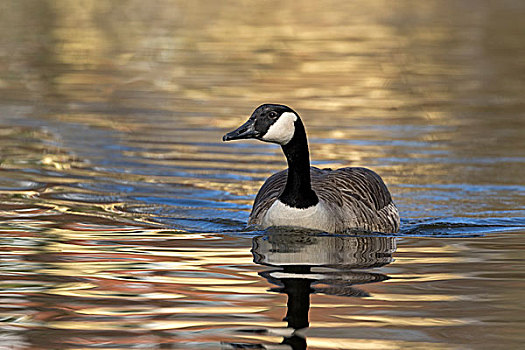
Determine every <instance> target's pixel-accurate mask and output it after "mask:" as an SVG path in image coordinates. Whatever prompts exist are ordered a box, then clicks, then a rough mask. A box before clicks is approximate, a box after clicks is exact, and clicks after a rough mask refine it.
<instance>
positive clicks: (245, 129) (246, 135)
mask: <svg viewBox="0 0 525 350" xmlns="http://www.w3.org/2000/svg"><path fill="white" fill-rule="evenodd" d="M258 134H259V133H258V132H257V131H256V130H255V120H253V119H248V121H247V122H246V123H244V124H243V125H241V126H239V127H238V128H237V129H236V130H233V131H230V132H229V133H227V134H226V135H224V136H223V137H222V140H223V141H232V140H242V139H253V138H255V137H257V136H258Z"/></svg>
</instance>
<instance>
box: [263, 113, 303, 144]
mask: <svg viewBox="0 0 525 350" xmlns="http://www.w3.org/2000/svg"><path fill="white" fill-rule="evenodd" d="M296 120H297V115H295V113H292V112H286V113H283V114H281V116H280V117H279V119H277V121H276V122H275V123H273V124H272V126H270V128H269V129H268V131H267V132H266V134H264V136H263V137H262V139H263V140H264V141H268V142H275V143H278V144H280V145H286V144H287V143H288V142H290V140H291V139H292V137H293V134H294V133H295V125H294V123H295V121H296Z"/></svg>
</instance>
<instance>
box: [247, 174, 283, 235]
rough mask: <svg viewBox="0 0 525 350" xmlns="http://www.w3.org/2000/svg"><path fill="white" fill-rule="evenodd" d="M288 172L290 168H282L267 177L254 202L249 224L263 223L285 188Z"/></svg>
mask: <svg viewBox="0 0 525 350" xmlns="http://www.w3.org/2000/svg"><path fill="white" fill-rule="evenodd" d="M287 174H288V170H282V171H279V172H278V173H275V174H273V175H272V176H270V177H269V178H268V179H266V181H265V182H264V184H263V185H262V187H261V188H260V189H259V192H257V196H256V197H255V201H254V202H253V207H252V212H251V213H250V219H249V220H248V224H249V225H258V224H260V223H261V220H262V218H263V216H264V214H266V211H267V210H268V209H270V207H271V206H272V204H273V202H275V200H276V199H277V197H279V195H280V194H281V192H282V191H283V190H284V186H285V185H286V177H287Z"/></svg>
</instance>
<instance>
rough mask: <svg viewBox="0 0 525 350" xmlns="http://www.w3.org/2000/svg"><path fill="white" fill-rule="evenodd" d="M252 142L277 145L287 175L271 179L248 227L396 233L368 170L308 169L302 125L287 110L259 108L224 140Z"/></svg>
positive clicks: (388, 202) (386, 200)
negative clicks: (253, 139)
mask: <svg viewBox="0 0 525 350" xmlns="http://www.w3.org/2000/svg"><path fill="white" fill-rule="evenodd" d="M247 138H256V139H259V140H261V141H266V142H272V143H277V144H280V145H281V147H282V149H283V152H284V154H285V156H286V159H287V162H288V169H286V170H283V171H280V172H278V173H276V174H273V175H272V176H270V177H269V178H268V179H267V180H266V182H265V183H264V184H263V186H262V187H261V189H260V190H259V192H258V193H257V196H256V198H255V202H254V204H253V208H252V211H251V214H250V218H249V221H248V224H250V225H254V226H258V227H260V228H263V229H264V228H268V227H272V226H291V227H300V228H306V229H313V230H320V231H325V232H331V233H345V232H349V231H352V230H365V231H376V232H384V233H394V232H397V231H398V230H399V213H398V210H397V208H396V206H395V204H394V202H393V201H392V197H391V195H390V192H389V191H388V188H387V187H386V185H385V183H384V182H383V180H382V179H381V177H380V176H379V175H377V174H376V173H375V172H373V171H372V170H370V169H366V168H357V167H348V168H340V169H337V170H332V169H318V168H316V167H311V166H310V157H309V152H308V143H307V139H306V132H305V129H304V125H303V123H302V121H301V119H300V118H299V115H298V114H297V113H295V112H294V111H293V110H292V109H291V108H289V107H287V106H283V105H275V104H265V105H262V106H259V107H258V108H257V109H256V110H255V111H254V112H253V114H252V116H251V117H250V119H248V121H247V122H246V123H244V124H243V125H241V126H240V127H239V128H238V129H236V130H234V131H232V132H230V133H228V134H226V135H224V137H223V140H224V141H229V140H236V139H247Z"/></svg>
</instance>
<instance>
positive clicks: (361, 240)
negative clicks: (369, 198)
mask: <svg viewBox="0 0 525 350" xmlns="http://www.w3.org/2000/svg"><path fill="white" fill-rule="evenodd" d="M395 250H396V244H395V239H394V238H393V237H385V236H334V235H323V234H305V233H289V232H282V231H280V232H279V231H274V232H269V233H268V234H266V235H263V236H257V237H254V238H253V241H252V253H253V257H254V262H255V263H257V264H261V265H265V266H270V267H272V269H269V270H267V271H263V272H260V273H259V274H260V275H261V276H262V277H264V278H266V279H267V280H268V281H269V282H270V283H272V284H274V285H276V287H274V288H272V289H271V291H275V292H279V293H284V294H286V295H287V296H288V301H287V312H286V317H285V318H284V320H285V321H287V322H288V328H287V329H286V330H283V331H282V332H281V336H283V337H284V340H283V341H282V343H281V344H279V345H277V344H275V345H269V344H266V345H263V344H230V346H232V347H233V348H237V349H243V348H252V349H268V348H272V349H273V348H275V349H292V350H301V349H306V337H305V330H306V328H307V327H308V326H309V319H308V313H309V310H310V294H312V293H322V294H328V295H339V296H348V297H366V296H369V294H368V293H367V292H366V291H363V290H361V289H359V288H356V287H355V286H356V285H360V284H366V283H373V282H381V281H384V280H386V279H388V276H386V275H384V274H381V273H375V272H368V271H355V270H356V269H359V270H361V269H368V268H373V267H380V266H384V265H387V264H389V263H391V262H392V261H393V258H392V254H393V253H394V252H395ZM275 331H276V330H273V331H272V333H274V334H275V333H276V332H275Z"/></svg>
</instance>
